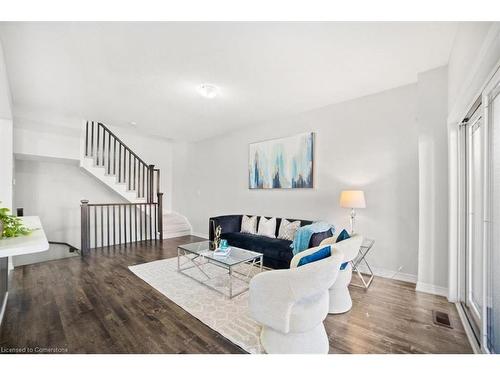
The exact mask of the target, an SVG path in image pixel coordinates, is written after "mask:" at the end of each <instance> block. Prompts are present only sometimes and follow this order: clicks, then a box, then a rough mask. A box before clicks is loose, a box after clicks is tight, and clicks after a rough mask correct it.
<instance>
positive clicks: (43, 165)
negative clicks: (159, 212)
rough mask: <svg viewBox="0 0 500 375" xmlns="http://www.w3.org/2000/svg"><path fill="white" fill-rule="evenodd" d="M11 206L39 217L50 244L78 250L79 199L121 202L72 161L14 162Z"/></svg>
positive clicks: (18, 160)
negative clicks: (58, 244)
mask: <svg viewBox="0 0 500 375" xmlns="http://www.w3.org/2000/svg"><path fill="white" fill-rule="evenodd" d="M15 180H16V185H15V194H14V207H23V208H24V214H25V215H26V216H29V215H36V216H39V217H40V219H41V222H42V225H43V227H44V230H45V233H46V234H47V238H48V239H49V240H50V241H59V242H68V243H70V244H72V245H74V246H76V247H78V248H80V200H82V199H88V200H90V202H117V203H120V202H125V201H124V200H123V199H122V198H121V197H120V196H119V195H117V194H116V193H115V192H113V191H111V190H108V189H107V188H105V187H104V185H102V184H101V183H100V182H99V181H98V180H96V179H95V178H94V177H92V176H90V175H88V174H87V173H86V172H85V171H83V170H82V169H81V168H80V166H79V165H78V163H77V162H76V161H68V160H66V161H60V160H56V159H44V160H25V159H16V160H15Z"/></svg>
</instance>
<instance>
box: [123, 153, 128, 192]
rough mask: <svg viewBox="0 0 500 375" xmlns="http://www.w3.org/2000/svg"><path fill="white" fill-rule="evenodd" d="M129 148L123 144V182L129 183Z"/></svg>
mask: <svg viewBox="0 0 500 375" xmlns="http://www.w3.org/2000/svg"><path fill="white" fill-rule="evenodd" d="M127 152H128V151H127V148H126V147H125V146H123V182H125V184H126V183H127Z"/></svg>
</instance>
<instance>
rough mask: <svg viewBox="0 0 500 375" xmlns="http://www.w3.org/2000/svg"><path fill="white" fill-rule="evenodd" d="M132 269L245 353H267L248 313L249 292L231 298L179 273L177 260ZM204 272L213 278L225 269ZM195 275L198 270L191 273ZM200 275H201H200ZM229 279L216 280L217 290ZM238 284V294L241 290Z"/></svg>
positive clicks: (212, 266) (208, 266)
mask: <svg viewBox="0 0 500 375" xmlns="http://www.w3.org/2000/svg"><path fill="white" fill-rule="evenodd" d="M129 269H130V270H131V271H132V272H133V273H134V274H136V275H137V276H138V277H140V278H141V279H142V280H144V281H145V282H147V283H148V284H149V285H151V286H152V287H153V288H155V289H156V290H158V291H159V292H160V293H162V294H163V295H165V296H166V297H167V298H168V299H170V300H172V301H173V302H175V303H176V304H177V305H179V306H180V307H182V308H183V309H184V310H186V311H187V312H189V313H190V314H191V315H193V316H194V317H196V318H197V319H199V320H200V321H202V322H203V323H205V324H206V325H207V326H209V327H210V328H212V329H214V330H215V331H217V332H219V333H220V334H221V335H223V336H224V337H226V338H227V339H228V340H230V341H231V342H233V343H235V344H236V345H238V346H239V347H241V348H242V349H243V350H245V351H247V352H249V353H253V354H258V353H264V350H263V349H262V346H261V345H260V340H259V336H260V326H259V325H258V324H257V323H256V322H255V321H254V320H252V319H250V317H249V314H248V292H245V293H243V294H240V295H239V296H236V297H234V298H232V299H227V298H225V297H224V296H223V295H221V294H220V293H218V292H216V291H215V290H212V289H210V288H208V287H206V286H205V285H202V284H200V283H198V282H196V281H195V280H192V279H191V278H189V277H188V276H185V275H183V274H181V273H179V272H177V258H171V259H164V260H158V261H155V262H150V263H144V264H139V265H136V266H131V267H129ZM204 271H205V272H207V273H208V274H209V275H210V276H213V275H216V274H221V273H223V272H224V270H223V269H221V268H219V267H217V266H214V265H207V266H205V267H204ZM192 272H193V276H195V275H194V273H195V272H199V271H197V270H196V269H194V270H192ZM200 276H201V275H200ZM225 282H227V280H224V278H221V279H217V281H216V282H215V283H214V284H212V286H214V287H216V288H217V287H223V286H224V283H225ZM242 285H243V284H241V285H239V286H238V285H236V286H235V287H236V292H237V291H238V287H241V286H242Z"/></svg>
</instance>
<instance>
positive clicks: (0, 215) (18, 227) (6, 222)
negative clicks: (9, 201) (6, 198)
mask: <svg viewBox="0 0 500 375" xmlns="http://www.w3.org/2000/svg"><path fill="white" fill-rule="evenodd" d="M0 203H2V202H0ZM9 212H10V210H9V209H8V208H6V207H2V208H0V238H3V237H19V236H26V235H28V234H30V233H31V231H30V230H29V229H28V228H26V227H25V226H24V225H23V222H22V221H21V219H20V218H18V217H17V216H12V215H10V214H9Z"/></svg>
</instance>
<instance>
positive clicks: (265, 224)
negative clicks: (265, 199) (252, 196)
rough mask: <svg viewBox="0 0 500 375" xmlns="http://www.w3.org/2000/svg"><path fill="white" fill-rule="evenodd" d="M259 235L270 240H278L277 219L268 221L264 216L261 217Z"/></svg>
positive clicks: (273, 218)
mask: <svg viewBox="0 0 500 375" xmlns="http://www.w3.org/2000/svg"><path fill="white" fill-rule="evenodd" d="M257 234H258V235H260V236H266V237H269V238H276V218H275V217H272V218H270V219H266V218H265V217H264V216H261V218H260V220H259V230H258V231H257Z"/></svg>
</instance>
